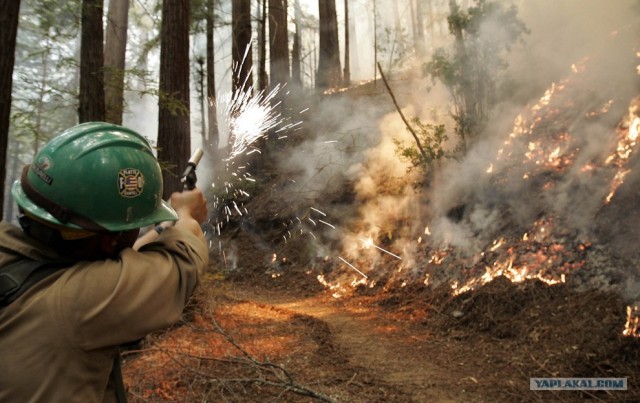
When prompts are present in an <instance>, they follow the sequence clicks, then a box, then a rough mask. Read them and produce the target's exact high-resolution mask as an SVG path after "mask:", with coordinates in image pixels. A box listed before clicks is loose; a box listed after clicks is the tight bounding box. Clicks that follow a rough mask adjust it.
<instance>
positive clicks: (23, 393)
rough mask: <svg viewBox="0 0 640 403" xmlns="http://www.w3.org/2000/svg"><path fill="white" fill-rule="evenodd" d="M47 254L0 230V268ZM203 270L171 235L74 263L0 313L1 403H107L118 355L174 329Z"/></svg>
mask: <svg viewBox="0 0 640 403" xmlns="http://www.w3.org/2000/svg"><path fill="white" fill-rule="evenodd" d="M24 257H27V258H30V259H35V260H43V259H57V258H59V257H58V256H57V254H56V252H55V251H54V250H52V249H50V248H49V247H47V246H46V245H43V244H41V243H39V242H37V241H35V240H33V239H31V238H30V237H28V236H26V235H25V234H24V233H23V232H22V230H21V229H19V228H17V227H15V226H13V225H10V224H7V223H5V222H1V223H0V267H1V266H3V265H6V264H9V263H12V262H14V261H16V260H18V259H22V258H24ZM207 263H208V251H207V247H206V245H205V244H204V243H203V242H202V241H201V240H199V239H198V238H196V237H195V236H194V235H193V234H190V233H186V232H181V231H180V230H179V229H176V228H171V229H168V230H166V231H164V232H163V233H162V234H161V235H160V237H159V238H158V240H157V241H156V242H154V243H151V244H149V245H146V246H145V247H143V248H141V250H140V252H136V251H134V250H133V249H126V250H124V251H122V252H121V253H120V256H119V259H117V260H103V261H96V262H78V263H76V264H74V265H72V266H71V267H70V268H68V269H64V270H61V271H58V272H56V273H54V274H52V275H51V276H49V277H47V278H45V279H44V280H42V281H41V282H39V283H38V284H36V285H35V286H33V287H32V288H31V289H30V290H29V291H27V292H26V293H25V294H23V295H22V296H20V297H19V298H18V299H17V300H16V301H14V302H13V303H11V304H10V305H9V306H7V307H5V308H3V309H0V402H2V403H4V402H8V403H13V402H16V403H23V402H47V403H49V402H52V403H53V402H64V403H69V402H83V403H89V402H112V401H115V399H116V397H115V391H114V390H113V389H112V388H111V386H108V385H107V384H108V381H109V374H110V372H111V369H112V365H113V358H114V356H115V354H116V352H117V348H118V346H119V345H121V344H123V343H126V342H131V341H135V340H137V339H140V338H142V337H144V336H145V335H146V334H148V333H149V332H152V331H155V330H159V329H162V328H165V327H167V326H169V325H171V324H173V323H174V322H176V321H177V320H178V319H179V318H180V315H181V313H182V310H183V308H184V306H185V304H186V302H187V300H188V298H189V296H190V295H191V293H192V292H193V290H194V288H195V287H196V285H197V283H198V278H199V276H200V274H201V272H202V271H203V270H204V268H205V267H206V265H207Z"/></svg>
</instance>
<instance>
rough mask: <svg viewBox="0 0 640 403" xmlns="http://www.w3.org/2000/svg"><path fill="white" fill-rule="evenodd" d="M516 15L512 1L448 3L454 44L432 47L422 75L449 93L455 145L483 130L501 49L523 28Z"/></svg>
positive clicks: (492, 101)
mask: <svg viewBox="0 0 640 403" xmlns="http://www.w3.org/2000/svg"><path fill="white" fill-rule="evenodd" d="M517 14H518V10H517V8H516V6H513V5H512V6H510V7H507V6H505V5H503V4H500V3H498V2H489V1H486V0H476V1H475V6H473V7H470V8H469V9H468V10H467V11H463V10H461V9H459V8H458V7H457V5H455V2H453V3H452V4H451V14H450V15H449V17H448V23H449V30H450V32H451V34H452V35H453V36H454V38H455V44H454V48H453V50H452V51H446V50H444V49H438V50H436V51H435V52H434V54H433V57H432V59H431V60H430V61H429V62H427V63H425V64H424V73H425V75H427V76H430V77H431V78H432V79H433V80H436V79H437V80H440V81H441V82H442V83H443V84H444V85H445V86H446V87H447V89H448V90H449V93H450V94H451V96H452V98H453V111H452V117H453V119H454V121H455V122H456V129H455V131H456V134H457V135H458V136H459V137H460V149H461V150H464V149H465V146H466V142H467V141H468V140H469V139H472V138H474V137H475V136H477V135H478V134H479V133H480V132H481V131H482V130H483V128H484V126H485V124H486V121H487V118H488V113H489V111H490V109H491V108H492V107H493V106H494V105H495V104H496V101H497V99H498V95H499V94H497V88H498V87H499V84H500V81H501V80H502V79H504V78H503V77H501V76H500V74H501V73H502V72H503V71H504V70H505V68H506V67H507V64H506V61H505V57H506V54H507V53H508V52H509V51H510V50H511V46H512V45H513V44H514V43H516V42H517V41H521V40H522V37H523V35H524V34H526V33H528V30H527V28H526V26H525V25H524V23H523V22H522V21H520V20H519V19H518V16H517Z"/></svg>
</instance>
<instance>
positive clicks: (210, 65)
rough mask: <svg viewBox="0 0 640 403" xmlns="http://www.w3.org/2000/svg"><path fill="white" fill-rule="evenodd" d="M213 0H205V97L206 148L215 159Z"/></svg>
mask: <svg viewBox="0 0 640 403" xmlns="http://www.w3.org/2000/svg"><path fill="white" fill-rule="evenodd" d="M214 23H215V13H214V0H207V98H208V99H209V115H208V116H209V128H208V131H207V132H208V140H209V141H208V142H207V148H208V150H209V152H211V153H213V154H212V156H213V159H214V161H217V155H216V154H217V151H218V144H219V143H220V134H219V131H218V109H217V107H216V74H215V57H214V56H215V52H214V38H213V35H214V29H213V28H214Z"/></svg>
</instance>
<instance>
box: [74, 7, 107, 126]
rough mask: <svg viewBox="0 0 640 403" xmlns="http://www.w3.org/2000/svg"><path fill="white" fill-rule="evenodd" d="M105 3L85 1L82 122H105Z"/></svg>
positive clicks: (83, 16)
mask: <svg viewBox="0 0 640 403" xmlns="http://www.w3.org/2000/svg"><path fill="white" fill-rule="evenodd" d="M103 9H104V7H103V0H83V1H82V34H81V44H80V96H79V98H80V104H79V106H78V119H79V121H80V123H82V122H91V121H104V120H105V104H104V71H103V66H104V51H103V46H104V45H103V42H104V30H103V28H102V13H103Z"/></svg>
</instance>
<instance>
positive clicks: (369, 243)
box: [360, 238, 402, 260]
mask: <svg viewBox="0 0 640 403" xmlns="http://www.w3.org/2000/svg"><path fill="white" fill-rule="evenodd" d="M360 241H362V242H363V243H364V244H365V245H367V246H373V247H374V248H376V249H379V250H381V251H382V252H384V253H386V254H389V255H391V256H393V257H395V258H396V259H398V260H402V258H401V257H400V256H398V255H396V254H393V253H391V252H389V251H388V250H386V249H382V248H381V247H379V246H378V245H375V244H374V243H373V240H372V239H371V238H369V239H362V238H360Z"/></svg>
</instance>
